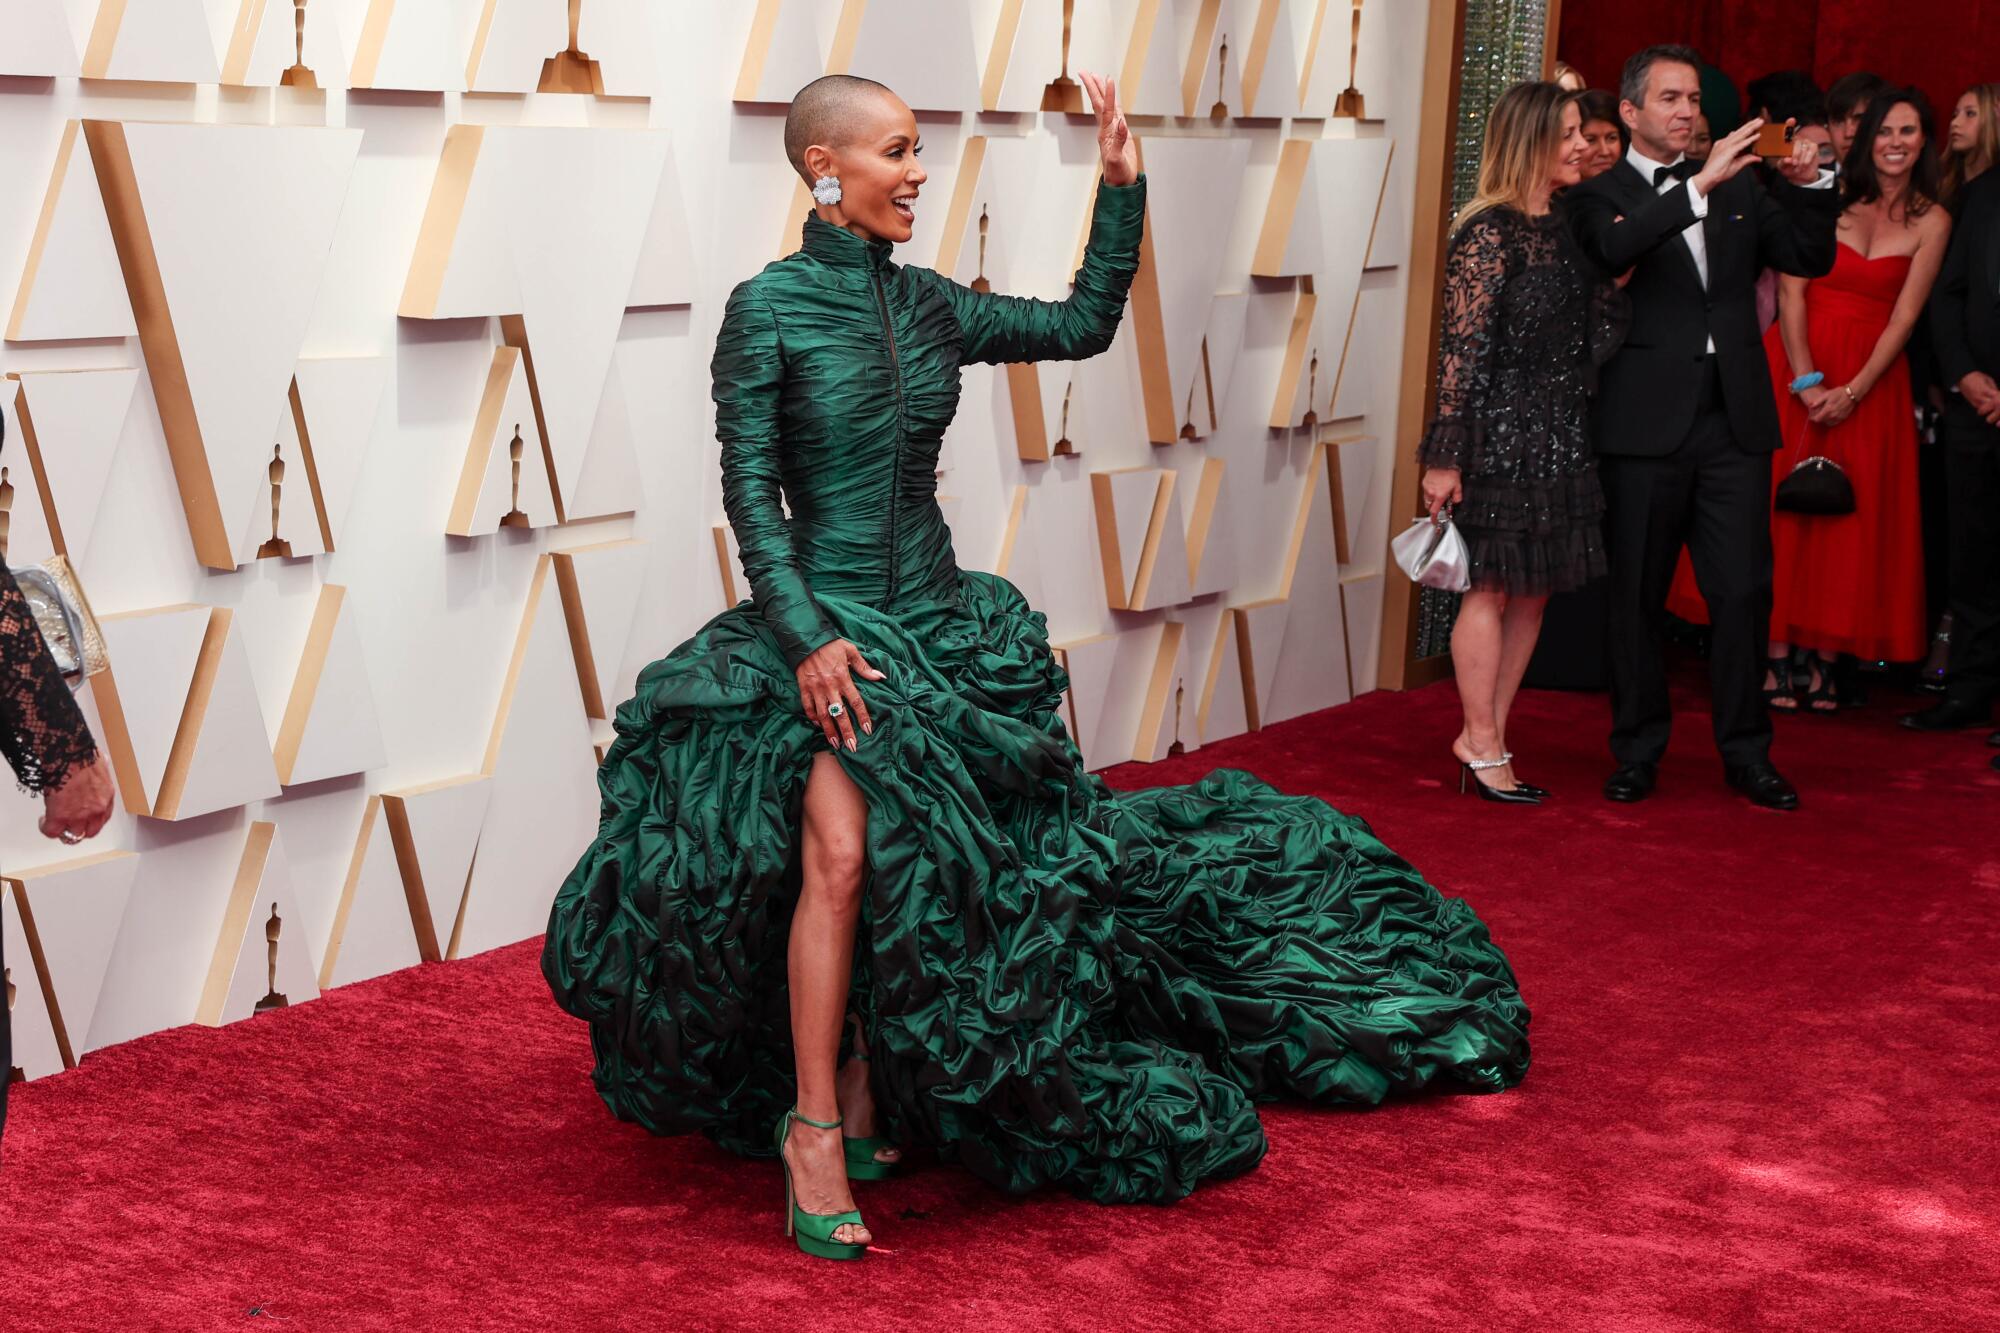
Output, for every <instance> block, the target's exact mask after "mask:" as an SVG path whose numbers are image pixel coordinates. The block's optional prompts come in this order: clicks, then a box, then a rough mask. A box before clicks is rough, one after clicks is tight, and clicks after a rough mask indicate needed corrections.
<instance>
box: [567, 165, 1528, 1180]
mask: <svg viewBox="0 0 2000 1333" xmlns="http://www.w3.org/2000/svg"><path fill="white" fill-rule="evenodd" d="M1144 200H1145V179H1144V177H1141V178H1140V180H1139V181H1138V183H1136V184H1134V185H1130V186H1124V187H1116V186H1110V185H1101V186H1100V187H1099V189H1098V194H1097V201H1096V213H1095V217H1094V219H1093V222H1092V226H1091V235H1090V242H1089V246H1088V248H1087V250H1086V252H1085V255H1084V260H1083V265H1082V267H1081V269H1080V270H1079V271H1078V273H1077V275H1076V283H1075V289H1074V292H1073V293H1072V295H1070V296H1069V298H1068V299H1066V300H1063V301H1060V302H1049V301H1034V300H1028V299H1024V298H1019V297H1008V296H999V295H990V294H980V293H975V292H973V291H970V290H969V289H967V288H965V287H963V286H960V285H958V284H957V283H954V282H952V281H950V280H949V279H946V278H944V277H941V276H940V275H938V274H937V273H934V272H932V271H930V270H928V269H922V268H909V267H904V266H901V265H898V264H896V263H894V262H893V261H892V260H891V259H890V254H889V250H890V247H889V246H888V245H887V244H886V243H883V242H870V241H865V240H863V239H861V238H859V237H857V236H855V235H854V234H852V233H851V232H848V231H846V230H844V229H842V228H838V227H835V226H832V225H829V224H828V223H825V222H822V221H820V220H819V219H818V218H817V217H808V218H807V219H806V223H805V234H804V247H803V249H801V250H800V251H799V252H798V253H796V254H793V255H792V256H790V257H789V258H786V259H783V260H780V261H778V262H776V263H773V264H771V265H769V266H768V267H766V268H765V269H764V271H763V272H762V273H760V274H758V275H757V276H756V277H754V278H752V279H750V280H749V281H747V282H745V283H743V284H741V285H740V286H738V287H737V288H736V289H735V291H734V292H733V293H732V294H731V296H730V298H729V302H728V307H727V310H726V312H725V314H724V317H723V323H722V329H721V333H720V335H719V337H718V340H717V343H716V349H715V359H714V365H713V371H714V397H715V403H716V432H717V436H718V437H719V439H720V440H721V442H722V468H723V499H724V505H725V507H726V509H727V511H728V514H729V520H730V523H731V524H732V525H733V526H734V528H735V531H736V535H737V538H738V540H739V542H740V545H741V549H742V557H743V568H744V572H745V573H746V574H747V575H748V577H749V581H750V586H751V590H752V592H753V594H754V596H753V599H752V601H751V602H750V603H745V604H743V605H739V606H737V607H735V608H733V609H731V610H728V611H725V612H723V613H722V614H721V615H719V616H717V617H716V618H715V619H714V620H711V621H710V622H709V623H708V624H707V625H705V626H704V627H703V628H702V629H701V630H700V631H699V632H698V633H696V634H695V636H694V637H693V638H691V639H689V640H688V641H687V642H686V643H684V644H682V645H681V646H680V647H678V648H676V649H674V650H673V652H671V653H670V654H668V655H667V656H666V657H665V658H664V659H662V660H660V661H658V662H655V663H653V664H652V665H651V666H649V667H647V668H646V670H645V671H644V672H643V673H642V674H641V675H640V677H639V682H638V690H637V693H636V694H635V695H634V697H633V698H632V699H631V700H629V701H628V702H627V703H625V705H624V706H623V707H621V708H620V709H619V710H618V717H617V739H616V740H615V742H614V743H613V745H612V746H611V749H610V751H609V753H608V754H607V755H606V756H605V760H604V764H603V767H602V769H601V770H600V772H599V776H598V782H599V786H600V788H601V791H602V797H603V804H602V823H601V825H600V827H599V829H598V833H597V837H596V839H595V841H594V842H592V844H591V845H590V847H589V848H588V849H587V850H586V851H585V852H584V854H583V856H582V858H581V860H579V861H578V863H577V866H576V869H575V870H574V871H573V872H572V873H571V874H570V876H569V877H568V878H567V879H566V880H565V881H564V882H563V884H562V887H561V889H560V891H559V892H558V893H557V896H556V900H555V905H554V909H553V911H552V913H551V916H550V920H549V932H548V937H547V940H546V943H545V945H544V950H543V954H542V970H543V974H544V975H545V976H546V978H547V980H548V983H549V986H550V989H551V990H552V991H553V992H554V993H555V996H556V998H557V999H558V1001H559V1002H560V1003H561V1004H562V1006H563V1007H564V1008H565V1009H567V1010H568V1011H569V1012H570V1013H572V1014H574V1015H576V1016H577V1017H579V1018H582V1019H585V1020H587V1021H588V1022H589V1024H590V1036H591V1044H592V1048H593V1050H594V1053H595V1056H596V1074H595V1077H596V1083H597V1088H598V1091H599V1092H600V1093H601V1094H602V1096H603V1098H604V1101H605V1103H606V1104H607V1105H608V1106H609V1107H610V1108H611V1110H612V1111H613V1112H614V1113H615V1114H616V1115H617V1116H619V1117H620V1118H622V1119H626V1120H631V1121H636V1122H637V1123H639V1124H641V1125H643V1126H645V1127H646V1128H648V1129H650V1130H652V1131H654V1132H655V1133H660V1134H678V1133H684V1132H687V1131H691V1130H701V1131H703V1132H705V1133H707V1134H708V1135H710V1136H711V1137H712V1138H713V1139H714V1140H715V1141H716V1142H718V1143H720V1144H722V1145H723V1146H725V1147H727V1148H730V1149H733V1150H735V1151H738V1152H742V1153H746V1154H756V1155H763V1156H768V1155H769V1154H770V1152H771V1142H772V1127H773V1125H775V1124H776V1122H777V1120H778V1117H779V1116H780V1115H782V1114H783V1112H784V1111H785V1108H786V1107H787V1106H789V1105H790V1104H791V1102H792V1051H791V1037H790V1024H789V1017H788V1012H787V1004H788V1001H787V996H786V989H785V945H786V930H787V926H788V923H789V921H790V917H791V907H792V903H793V901H794V898H795V896H796V894H797V891H798V884H799V871H798V862H797V853H798V837H799V828H800V810H801V802H802V797H803V793H804V790H805V782H806V777H807V773H808V770H809V769H810V767H811V764H812V761H813V758H814V756H815V755H816V754H818V753H823V752H825V751H826V749H827V748H828V747H827V744H826V741H825V739H824V738H823V736H822V735H821V733H820V731H819V730H818V728H817V727H816V726H814V725H813V723H812V722H810V721H809V720H808V719H807V718H806V716H805V714H804V712H803V710H802V709H801V706H800V703H799V691H798V685H797V682H796V679H795V677H794V671H795V669H796V667H797V665H798V664H799V663H800V662H801V661H803V660H804V659H805V658H806V657H807V656H808V655H809V654H810V653H811V652H812V651H813V650H814V649H815V648H818V647H819V646H820V645H821V644H823V643H826V642H827V641H829V640H831V639H833V638H835V637H843V638H846V639H848V640H850V641H851V642H853V643H854V644H855V645H856V646H857V647H858V648H859V649H860V651H861V653H862V655H863V656H864V657H866V658H867V660H868V661H869V662H870V663H871V664H872V665H874V666H875V667H876V668H878V669H879V670H881V671H884V672H886V673H887V677H888V678H887V679H886V680H883V681H880V682H864V683H862V684H861V693H862V695H863V697H864V698H865V699H866V701H867V703H868V708H869V711H870V712H871V713H872V715H873V718H874V723H875V729H874V734H873V735H872V736H864V737H861V739H860V746H859V748H858V750H856V751H855V752H853V753H848V752H846V751H845V750H842V751H840V752H839V760H840V763H841V765H842V767H843V768H844V769H845V770H846V772H847V774H848V775H849V776H850V777H851V778H852V779H853V780H854V782H855V784H856V785H857V786H858V787H859V788H860V790H861V792H862V793H863V794H864V795H865V796H866V798H867V802H868V807H869V817H868V840H867V850H868V862H869V872H868V880H867V886H866V889H865V894H864V900H863V902H864V905H863V909H862V921H861V928H860V932H859V939H858V943H857V947H856V967H855V980H854V990H853V1004H854V1007H855V1009H856V1011H857V1012H858V1014H859V1016H860V1019H861V1022H862V1023H863V1024H864V1025H865V1030H866V1033H867V1036H868V1040H869V1043H870V1045H871V1047H872V1056H873V1062H872V1063H873V1069H874V1071H875V1086H876V1089H877V1097H878V1101H879V1106H880V1109H881V1111H882V1113H883V1115H884V1116H885V1123H886V1125H887V1127H888V1130H889V1132H892V1133H894V1134H895V1135H897V1136H898V1137H899V1138H900V1139H901V1141H903V1142H905V1143H909V1144H914V1145H918V1146H930V1147H935V1148H936V1149H937V1150H938V1151H939V1152H940V1153H941V1154H942V1155H943V1156H944V1157H945V1158H946V1159H948V1160H953V1161H956V1162H959V1163H962V1164H963V1165H965V1166H966V1167H967V1168H969V1169H970V1170H972V1171H973V1172H975V1173H977V1174H978V1175H979V1176H980V1177H982V1178H984V1179H986V1180H989V1181H991V1182H992V1183H994V1184H995V1185H998V1186H1001V1187H1003V1188H1005V1189H1008V1190H1014V1191H1025V1190H1029V1189H1033V1188H1036V1187H1038V1186H1041V1185H1045V1184H1061V1185H1063V1186H1066V1187H1068V1188H1070V1189H1072V1190H1074V1191H1076V1192H1078V1193H1080V1194H1083V1195H1087V1196H1089V1197H1091V1198H1094V1199H1099V1200H1104V1201H1138V1200H1150V1201H1165V1200H1170V1199H1175V1198H1178V1197H1180V1196H1182V1195H1184V1194H1186V1193H1187V1192H1188V1191H1189V1190H1191V1189H1193V1188H1194V1186H1195V1185H1196V1184H1197V1183H1199V1182H1201V1181H1203V1180H1206V1179H1211V1178H1218V1177H1224V1176H1229V1175H1233V1174H1235V1173H1238V1172H1241V1171H1245V1170H1247V1169H1249V1168H1250V1167H1252V1166H1254V1165H1255V1164H1256V1162H1257V1161H1258V1159H1259V1158H1260V1157H1261V1156H1262V1155H1263V1152H1264V1135H1263V1130H1262V1127H1261V1126H1260V1124H1259V1123H1258V1120H1257V1115H1256V1112H1255V1110H1254V1103H1256V1102H1257V1101H1259V1100H1269V1099H1272V1098H1278V1097H1297V1098H1305V1099H1310V1100H1313V1101H1319V1102H1362V1103H1373V1102H1377V1101H1380V1100H1381V1099H1382V1098H1383V1097H1384V1096H1385V1095H1386V1094H1388V1093H1390V1092H1397V1091H1408V1090H1410V1089H1414V1088H1418V1087H1421V1086H1423V1085H1425V1084H1429V1083H1434V1082H1436V1083H1441V1084H1445V1085H1448V1086H1452V1087H1456V1088H1460V1089H1469V1090H1475V1091H1497V1090H1499V1089H1502V1088H1506V1087H1509V1086H1511V1085H1513V1084H1514V1083H1516V1082H1518V1081H1519V1080H1520V1078H1521V1077H1522V1075H1523V1074H1524V1073H1525V1072H1526V1070H1527V1066H1528V1041H1527V1027H1528V1011H1527V1008H1526V1006H1525V1005H1524V1004H1523V1003H1522V1001H1521V996H1520V993H1519V991H1518V990H1517V988H1516V985H1515V980H1514V976H1513V973H1512V971H1511V969H1510V968H1509V967H1508V964H1507V960H1506V958H1505V956H1504V955H1503V954H1502V953H1501V952H1500V951H1499V949H1498V948H1496V947H1495V946H1494V944H1493V942H1492V940H1491V939H1490V937H1489V936H1488V934H1487V931H1486V928H1485V926H1484V925H1483V924H1481V922H1480V921H1479V919H1478V918H1477V917H1476V916H1475V915H1474V914H1473V912H1472V910H1471V909H1470V908H1469V907H1467V906H1466V904H1465V903H1464V902H1463V901H1461V900H1459V899H1455V898H1446V897H1442V896H1440V895H1439V893H1438V892H1437V891H1436V890H1435V889H1433V888H1432V887H1431V886H1430V885H1428V884H1426V883H1425V882H1424V880H1423V879H1422V878H1421V877H1420V876H1419V875H1418V874H1417V873H1416V872H1415V871H1414V870H1413V869H1411V867H1410V866H1409V865H1408V864H1407V863H1406V862H1404V861H1403V860H1402V859H1401V858H1399V857H1398V856H1396V855H1395V853H1393V852H1391V851H1390V850H1389V849H1388V848H1387V847H1385V846H1383V844H1382V843H1381V842H1379V841H1377V840H1376V838H1375V837H1374V835H1373V834H1372V833H1370V832H1369V830H1368V827H1367V826H1366V825H1365V824H1363V823H1362V822H1361V821H1360V820H1358V819H1355V818H1352V817H1349V816H1346V815H1343V814H1341V813H1339V812H1338V811H1336V810H1334V809H1332V808H1331V807H1329V806H1327V805H1326V804H1324V803H1323V802H1321V801H1318V800H1314V799H1311V798H1305V797H1293V796H1286V795H1283V794H1281V793H1280V792H1278V791H1275V790H1273V789H1272V788H1270V787H1268V786H1266V785H1265V784H1263V783H1262V782H1259V781H1258V780H1257V779H1255V778H1253V777H1251V776H1249V775H1248V774H1246V773H1240V772H1232V771H1228V770H1224V771H1220V772H1217V773H1214V774H1212V775H1211V776H1210V777H1208V778H1206V779H1205V780H1203V781H1201V782H1199V783H1196V784H1194V785H1192V786H1186V787H1168V788H1159V789H1155V790H1151V791H1141V792H1124V793H1119V792H1112V791H1111V790H1109V789H1108V788H1106V787H1105V785H1104V784H1103V783H1102V782H1100V781H1099V780H1098V779H1096V778H1094V777H1092V776H1091V775H1090V774H1088V773H1086V772H1085V771H1084V769H1083V765H1082V763H1081V762H1080V760H1079V757H1078V754H1077V750H1076V747H1075V746H1074V745H1073V744H1072V743H1071V741H1070V738H1069V736H1068V734H1067V733H1066V732H1065V730H1064V728H1063V724H1062V722H1061V720H1060V713H1059V707H1058V705H1059V700H1060V696H1061V693H1062V691H1063V689H1064V687H1065V681H1064V677H1063V673H1062V671H1061V669H1060V668H1059V667H1058V666H1057V665H1056V663H1055V661H1054V660H1053V657H1052V655H1051V653H1050V649H1049V644H1048V640H1047V636H1046V629H1045V622H1044V620H1043V618H1042V616H1041V615H1040V614H1039V613H1038V612H1035V611H1032V610H1030V609H1029V607H1028V606H1027V604H1026V603H1025V602H1024V601H1023V600H1022V598H1021V596H1020V594H1019V593H1018V592H1016V591H1015V589H1014V588H1013V587H1012V586H1011V585H1009V584H1008V583H1007V582H1006V581H1005V580H1003V579H999V578H996V577H993V576H991V575H987V574H980V573H973V572H968V571H963V570H960V569H959V567H958V565H957V563H956V561H955V560H954V559H953V556H952V548H951V534H950V531H949V530H948V529H947V527H946V526H945V521H944V517H943V515H942V513H941V512H940V511H939V509H938V506H937V503H936V499H935V485H936V475H935V467H936V462H937V457H938V445H939V441H940V439H941V438H942V437H943V434H944V431H945V428H946V427H947V426H948V425H949V424H950V422H951V419H952V416H953V413H954V411H955V410H956V408H957V405H958V396H959V368H960V367H961V366H963V365H966V364H968V363H972V362H1015V361H1036V360H1043V359H1057V360H1077V359H1081V358H1083V357H1088V356H1095V355H1096V354H1098V353H1099V352H1102V351H1104V350H1105V348H1107V347H1108V346H1110V344H1111V340H1112V335H1113V334H1114V333H1115V332H1116V330H1117V327H1118V321H1119V318H1120V315H1121V313H1122V311H1123V308H1124V305H1125V298H1126V292H1127V289H1128V288H1129V287H1130V285H1131V281H1132V276H1133V274H1134V272H1135V271H1136V270H1137V268H1138V262H1139V239H1140V232H1141V229H1142V225H1143V219H1144ZM781 489H782V492H783V496H784V498H785V500H786V501H788V502H789V505H790V510H791V512H790V516H789V517H787V516H786V514H785V512H784V509H783V508H782V507H781V505H780V491H781Z"/></svg>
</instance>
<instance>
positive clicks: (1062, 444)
mask: <svg viewBox="0 0 2000 1333" xmlns="http://www.w3.org/2000/svg"><path fill="white" fill-rule="evenodd" d="M1075 392H1076V380H1075V379H1073V378H1072V379H1071V380H1070V381H1069V383H1067V384H1065V385H1064V386H1063V405H1062V426H1061V428H1060V430H1059V431H1058V432H1057V438H1056V442H1055V443H1054V444H1053V445H1051V446H1049V449H1050V452H1051V453H1053V454H1055V455H1056V456H1057V457H1059V458H1075V457H1076V445H1075V444H1074V443H1073V442H1072V441H1071V440H1070V438H1069V398H1070V395H1071V394H1073V393H1075Z"/></svg>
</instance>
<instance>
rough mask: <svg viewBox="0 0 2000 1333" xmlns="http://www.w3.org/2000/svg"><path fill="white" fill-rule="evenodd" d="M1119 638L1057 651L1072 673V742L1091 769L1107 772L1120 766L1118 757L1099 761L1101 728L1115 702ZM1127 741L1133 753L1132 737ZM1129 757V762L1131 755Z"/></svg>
mask: <svg viewBox="0 0 2000 1333" xmlns="http://www.w3.org/2000/svg"><path fill="white" fill-rule="evenodd" d="M1119 637H1120V636H1118V635H1116V634H1096V635H1092V636H1090V637H1089V638H1084V639H1072V640H1070V641H1069V642H1067V643H1059V644H1056V645H1055V649H1056V651H1057V652H1058V653H1060V654H1061V655H1062V662H1063V669H1064V670H1065V671H1067V672H1068V673H1069V691H1068V693H1067V694H1066V695H1065V696H1064V712H1065V716H1066V717H1067V719H1068V721H1069V724H1070V732H1071V736H1070V738H1071V739H1072V740H1074V741H1075V742H1076V748H1077V749H1079V750H1081V751H1082V752H1083V759H1084V764H1085V766H1086V767H1087V768H1103V767H1105V766H1106V765H1108V764H1114V763H1117V762H1119V760H1118V759H1117V758H1116V757H1109V758H1103V759H1100V758H1098V757H1097V747H1098V734H1097V733H1098V727H1099V725H1100V724H1101V723H1102V721H1103V718H1104V714H1105V711H1106V709H1107V707H1108V705H1109V701H1110V698H1111V692H1112V688H1113V682H1112V669H1113V666H1114V665H1115V663H1116V660H1117V654H1118V639H1119ZM1125 741H1126V745H1127V747H1128V749H1129V747H1130V745H1131V737H1130V736H1127V737H1126V738H1125ZM1107 743H1108V741H1107ZM1126 757H1128V758H1129V757H1130V756H1129V754H1128V755H1127V756H1126Z"/></svg>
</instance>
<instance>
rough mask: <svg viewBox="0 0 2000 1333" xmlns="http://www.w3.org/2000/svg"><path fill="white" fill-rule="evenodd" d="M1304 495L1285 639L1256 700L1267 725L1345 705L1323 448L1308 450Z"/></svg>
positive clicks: (1336, 565) (1342, 631) (1342, 633)
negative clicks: (1301, 531)
mask: <svg viewBox="0 0 2000 1333" xmlns="http://www.w3.org/2000/svg"><path fill="white" fill-rule="evenodd" d="M1310 467H1311V469H1312V471H1313V475H1312V476H1311V477H1310V478H1309V481H1308V485H1307V486H1306V487H1305V491H1304V495H1303V497H1302V510H1303V512H1302V522H1303V524H1304V527H1305V531H1304V534H1303V538H1304V539H1303V541H1302V542H1301V543H1300V546H1299V552H1298V558H1297V564H1296V566H1295V567H1294V571H1293V575H1292V580H1291V589H1290V597H1289V605H1290V613H1289V614H1288V615H1287V616H1286V618H1285V638H1284V643H1283V645H1282V647H1281V648H1280V650H1279V656H1278V668H1277V672H1276V674H1275V675H1274V676H1273V677H1272V681H1271V692H1270V694H1269V695H1267V696H1264V697H1263V698H1262V699H1261V700H1260V710H1259V716H1260V718H1261V720H1262V721H1263V723H1264V724H1265V725H1269V724H1270V723H1273V722H1282V721H1284V720H1285V719H1287V718H1293V717H1300V716H1302V715H1304V714H1306V713H1312V712H1317V711H1318V710H1320V709H1322V708H1331V707H1333V706H1334V705H1335V704H1344V703H1346V702H1347V701H1348V699H1349V698H1350V697H1351V696H1350V694H1349V691H1348V688H1347V626H1346V624H1345V623H1344V621H1343V620H1342V618H1341V612H1340V562H1339V558H1338V556H1337V553H1336V550H1335V546H1334V537H1333V506H1332V504H1331V501H1330V497H1329V496H1328V494H1327V490H1328V481H1327V478H1326V477H1325V476H1324V475H1322V474H1323V472H1324V469H1325V468H1326V467H1327V460H1326V458H1325V452H1324V449H1323V448H1315V449H1314V450H1313V452H1312V455H1311V463H1310Z"/></svg>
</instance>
